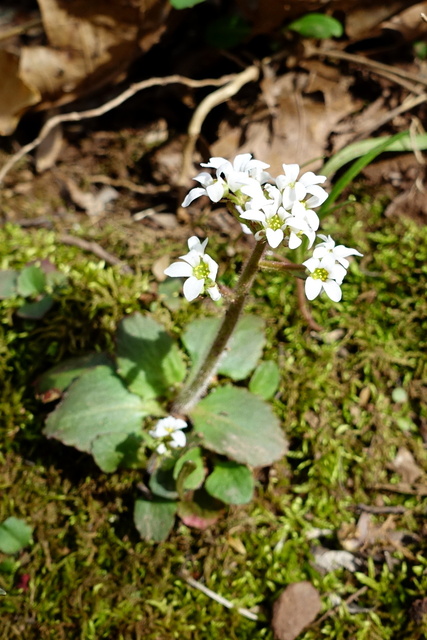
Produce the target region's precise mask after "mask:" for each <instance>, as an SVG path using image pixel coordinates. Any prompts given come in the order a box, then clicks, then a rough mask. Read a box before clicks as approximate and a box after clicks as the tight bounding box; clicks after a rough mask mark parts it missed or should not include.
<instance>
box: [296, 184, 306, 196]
mask: <svg viewBox="0 0 427 640" xmlns="http://www.w3.org/2000/svg"><path fill="white" fill-rule="evenodd" d="M294 194H295V195H294V199H295V200H303V199H304V198H305V196H306V194H307V191H306V188H305V187H304V185H303V184H301V182H296V183H295V187H294Z"/></svg>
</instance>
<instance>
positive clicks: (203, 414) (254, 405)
mask: <svg viewBox="0 0 427 640" xmlns="http://www.w3.org/2000/svg"><path fill="white" fill-rule="evenodd" d="M190 416H191V419H192V421H193V424H194V429H195V431H196V432H197V433H198V435H200V437H201V439H202V442H203V445H204V446H205V447H206V449H209V450H211V451H215V452H216V453H220V454H222V455H225V456H227V457H228V458H230V459H231V460H235V461H236V462H241V463H243V464H248V465H251V466H253V467H263V466H267V465H270V464H272V463H273V462H275V461H276V460H279V459H280V458H281V457H282V456H283V455H284V454H285V453H286V451H287V442H286V439H285V436H284V434H283V432H282V429H281V428H280V422H279V420H278V419H277V417H276V416H275V415H274V413H273V411H272V410H271V408H270V406H269V405H268V404H267V403H266V402H264V401H263V400H262V399H261V398H259V397H258V396H255V395H253V394H252V393H250V392H249V391H247V390H246V389H242V388H238V387H232V386H230V385H227V386H225V387H220V388H218V389H215V390H214V391H213V392H212V393H210V394H209V395H208V396H207V397H206V398H204V399H203V400H201V402H199V404H197V405H196V406H195V407H194V409H193V410H192V411H191V413H190Z"/></svg>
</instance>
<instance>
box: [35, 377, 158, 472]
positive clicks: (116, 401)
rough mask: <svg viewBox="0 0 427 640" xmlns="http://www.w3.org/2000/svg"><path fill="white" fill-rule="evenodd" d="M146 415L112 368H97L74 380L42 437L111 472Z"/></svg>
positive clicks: (51, 415)
mask: <svg viewBox="0 0 427 640" xmlns="http://www.w3.org/2000/svg"><path fill="white" fill-rule="evenodd" d="M147 415H148V411H147V409H146V408H145V407H144V405H143V402H142V400H141V398H140V397H139V396H137V395H135V394H133V393H130V391H128V390H127V389H126V387H125V386H124V385H123V382H122V381H121V380H120V378H119V377H118V376H116V374H115V372H114V370H113V369H112V367H108V366H105V365H100V366H98V367H95V368H93V369H90V370H89V371H87V372H86V373H84V374H83V375H82V376H81V377H80V378H78V379H77V380H75V382H73V384H72V385H71V386H70V388H69V389H68V391H67V393H66V394H65V396H64V399H63V400H62V402H60V403H59V404H58V406H57V407H56V409H55V410H54V411H53V412H52V413H51V414H50V415H49V416H48V418H47V420H46V426H45V428H44V430H43V433H44V434H45V435H46V436H47V437H48V438H56V439H57V440H59V441H60V442H62V443H63V444H66V445H70V446H73V447H76V449H78V450H79V451H85V452H86V453H91V454H92V455H93V457H94V458H95V462H96V463H97V464H98V466H99V467H100V468H101V469H102V470H103V471H107V472H111V471H115V470H116V469H117V467H118V465H119V463H120V460H121V459H122V457H123V455H124V453H123V452H121V451H120V444H121V443H123V442H124V441H125V440H126V439H127V437H128V436H130V435H131V434H135V435H137V436H139V437H141V436H142V420H143V418H144V417H146V416H147Z"/></svg>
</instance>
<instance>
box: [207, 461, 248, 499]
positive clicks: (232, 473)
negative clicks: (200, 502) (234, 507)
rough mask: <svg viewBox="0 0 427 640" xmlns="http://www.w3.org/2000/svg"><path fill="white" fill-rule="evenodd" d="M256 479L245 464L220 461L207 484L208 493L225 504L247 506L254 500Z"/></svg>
mask: <svg viewBox="0 0 427 640" xmlns="http://www.w3.org/2000/svg"><path fill="white" fill-rule="evenodd" d="M254 487H255V483H254V477H253V474H252V471H251V470H250V469H248V467H247V466H245V465H243V464H238V463H237V462H233V461H231V460H218V461H217V462H216V463H215V467H214V470H213V471H212V473H211V474H210V475H209V476H208V477H207V479H206V482H205V489H206V491H207V492H208V493H209V494H210V495H211V496H213V497H214V498H217V499H218V500H221V501H222V502H225V504H247V503H248V502H250V501H251V500H252V498H253V494H254Z"/></svg>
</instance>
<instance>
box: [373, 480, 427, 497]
mask: <svg viewBox="0 0 427 640" xmlns="http://www.w3.org/2000/svg"><path fill="white" fill-rule="evenodd" d="M369 489H375V490H377V491H390V492H391V493H406V494H408V495H409V496H427V487H426V486H415V487H411V486H410V485H409V484H405V483H403V482H400V483H399V484H388V483H386V482H381V483H378V484H374V485H372V486H370V487H369Z"/></svg>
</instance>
